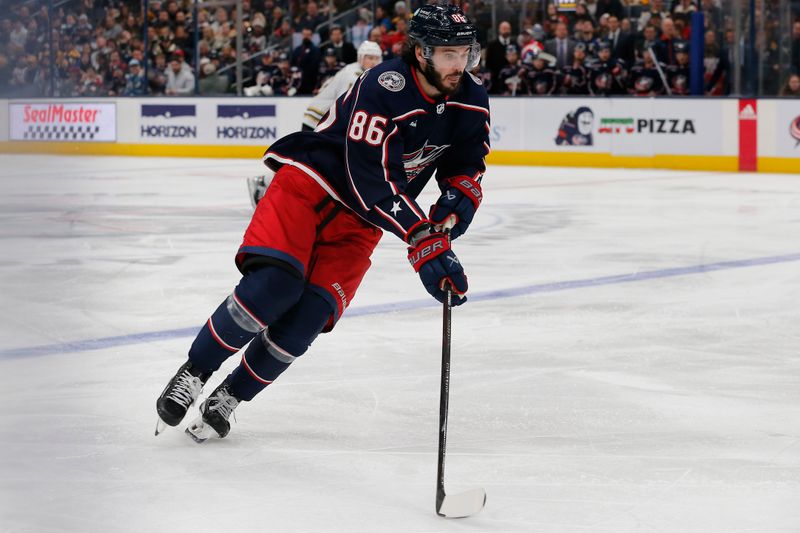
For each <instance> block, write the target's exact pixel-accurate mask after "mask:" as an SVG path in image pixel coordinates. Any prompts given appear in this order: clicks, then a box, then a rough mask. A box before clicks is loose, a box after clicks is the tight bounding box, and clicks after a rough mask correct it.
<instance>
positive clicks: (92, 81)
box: [80, 66, 106, 97]
mask: <svg viewBox="0 0 800 533" xmlns="http://www.w3.org/2000/svg"><path fill="white" fill-rule="evenodd" d="M105 92H106V91H105V88H104V86H103V76H101V75H100V74H98V73H97V72H95V70H94V68H93V67H92V66H89V68H87V69H86V71H84V73H83V76H82V77H81V88H80V95H81V96H90V97H91V96H105Z"/></svg>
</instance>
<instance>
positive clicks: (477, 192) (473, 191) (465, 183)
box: [445, 176, 483, 209]
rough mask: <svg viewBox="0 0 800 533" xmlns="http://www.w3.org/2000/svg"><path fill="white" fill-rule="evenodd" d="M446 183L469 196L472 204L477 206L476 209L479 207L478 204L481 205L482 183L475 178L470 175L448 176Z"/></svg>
mask: <svg viewBox="0 0 800 533" xmlns="http://www.w3.org/2000/svg"><path fill="white" fill-rule="evenodd" d="M445 183H447V185H448V186H450V187H453V188H455V189H458V190H459V191H460V192H461V194H463V195H464V196H466V197H467V198H469V199H470V201H471V202H472V205H474V206H475V209H478V206H479V205H481V201H482V200H483V190H482V189H481V184H480V183H478V182H477V181H475V180H474V179H472V178H470V177H469V176H453V177H451V178H447V180H445Z"/></svg>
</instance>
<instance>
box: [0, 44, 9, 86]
mask: <svg viewBox="0 0 800 533" xmlns="http://www.w3.org/2000/svg"><path fill="white" fill-rule="evenodd" d="M10 80H11V68H10V67H9V65H8V58H7V57H6V56H5V55H4V54H3V53H2V52H0V95H2V94H6V91H8V84H9V82H10Z"/></svg>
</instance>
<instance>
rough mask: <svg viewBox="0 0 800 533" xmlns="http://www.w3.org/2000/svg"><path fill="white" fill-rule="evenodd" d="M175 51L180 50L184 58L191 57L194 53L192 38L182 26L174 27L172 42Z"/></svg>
mask: <svg viewBox="0 0 800 533" xmlns="http://www.w3.org/2000/svg"><path fill="white" fill-rule="evenodd" d="M172 42H173V44H174V45H175V46H174V48H175V50H181V51H182V52H183V53H184V55H185V56H186V57H191V56H192V55H193V51H194V38H193V37H192V36H191V35H189V33H188V32H187V31H186V28H185V27H183V26H176V27H175V35H174V38H173V40H172Z"/></svg>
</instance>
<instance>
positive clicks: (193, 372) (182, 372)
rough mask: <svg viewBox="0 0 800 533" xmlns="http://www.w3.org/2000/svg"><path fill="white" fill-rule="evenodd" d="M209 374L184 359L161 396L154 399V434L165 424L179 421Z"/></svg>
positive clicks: (172, 424) (192, 402)
mask: <svg viewBox="0 0 800 533" xmlns="http://www.w3.org/2000/svg"><path fill="white" fill-rule="evenodd" d="M209 375H210V374H202V373H201V372H200V371H198V370H197V368H195V367H194V366H193V365H192V362H191V361H186V362H185V363H184V364H183V366H181V367H180V368H179V369H178V372H177V373H176V374H175V375H174V376H173V377H172V379H171V380H170V381H169V383H167V386H166V387H165V388H164V391H163V392H162V393H161V396H159V397H158V400H156V411H157V412H158V422H157V423H156V435H158V434H159V433H161V432H163V431H164V430H165V429H166V427H167V426H177V425H178V424H180V423H181V420H183V417H185V416H186V412H187V411H188V410H189V407H191V406H192V404H194V402H195V401H196V400H197V398H198V397H199V396H200V392H202V390H203V384H205V382H206V380H207V379H208V377H209Z"/></svg>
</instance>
